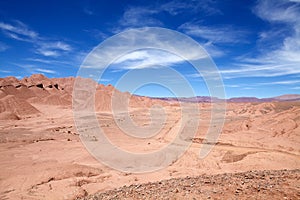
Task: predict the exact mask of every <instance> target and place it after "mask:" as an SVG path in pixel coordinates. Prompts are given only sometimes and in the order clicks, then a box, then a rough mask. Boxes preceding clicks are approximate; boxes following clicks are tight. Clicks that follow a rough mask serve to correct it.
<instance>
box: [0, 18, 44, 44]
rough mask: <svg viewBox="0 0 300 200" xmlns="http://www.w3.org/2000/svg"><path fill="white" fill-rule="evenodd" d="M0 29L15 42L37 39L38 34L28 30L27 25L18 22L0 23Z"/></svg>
mask: <svg viewBox="0 0 300 200" xmlns="http://www.w3.org/2000/svg"><path fill="white" fill-rule="evenodd" d="M0 29H2V31H3V32H4V33H5V34H6V35H8V36H9V37H12V38H13V39H16V40H21V41H30V40H33V39H36V38H37V37H38V33H36V32H34V31H32V30H30V29H29V28H28V26H27V25H25V24H24V23H23V22H21V21H18V20H14V24H7V23H4V22H0Z"/></svg>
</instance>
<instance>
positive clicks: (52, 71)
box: [34, 68, 57, 74]
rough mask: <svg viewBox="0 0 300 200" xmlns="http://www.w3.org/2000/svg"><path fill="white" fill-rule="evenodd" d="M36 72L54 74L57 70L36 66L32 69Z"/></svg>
mask: <svg viewBox="0 0 300 200" xmlns="http://www.w3.org/2000/svg"><path fill="white" fill-rule="evenodd" d="M34 70H35V71H36V72H42V73H46V74H56V73H57V72H56V71H54V70H50V69H42V68H36V69H34Z"/></svg>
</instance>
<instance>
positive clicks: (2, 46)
mask: <svg viewBox="0 0 300 200" xmlns="http://www.w3.org/2000/svg"><path fill="white" fill-rule="evenodd" d="M8 48H9V46H8V45H6V44H5V43H3V42H0V52H3V51H6V50H7V49H8Z"/></svg>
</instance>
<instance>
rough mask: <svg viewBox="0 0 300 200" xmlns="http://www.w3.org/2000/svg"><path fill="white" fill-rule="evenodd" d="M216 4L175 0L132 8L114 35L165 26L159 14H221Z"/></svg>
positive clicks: (122, 19)
mask: <svg viewBox="0 0 300 200" xmlns="http://www.w3.org/2000/svg"><path fill="white" fill-rule="evenodd" d="M215 4H216V2H215V1H212V0H208V1H207V0H201V1H180V0H173V1H169V2H166V3H159V4H158V3H156V4H155V3H154V4H152V5H151V6H131V7H128V8H126V10H125V11H124V14H123V16H122V17H121V18H120V20H119V25H120V26H121V27H117V28H115V29H114V33H116V32H118V31H121V30H124V29H127V28H136V27H146V26H163V25H164V23H163V22H162V21H161V20H159V19H158V15H159V14H169V15H171V16H176V15H180V14H181V13H183V12H189V13H194V14H195V13H200V12H201V13H202V14H203V15H214V14H221V13H222V12H221V11H220V10H219V9H217V8H216V6H215Z"/></svg>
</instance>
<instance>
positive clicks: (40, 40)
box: [0, 20, 72, 57]
mask: <svg viewBox="0 0 300 200" xmlns="http://www.w3.org/2000/svg"><path fill="white" fill-rule="evenodd" d="M0 29H1V30H2V31H3V33H4V34H5V35H6V36H8V37H10V38H12V39H15V40H19V41H23V42H29V43H32V44H33V46H34V47H35V49H36V50H35V52H36V53H37V54H40V55H43V56H54V57H55V56H60V55H61V54H62V53H63V52H69V51H71V50H72V47H71V46H70V45H69V44H67V43H65V42H62V41H57V40H53V39H49V38H45V37H41V36H40V35H39V34H38V33H37V32H35V31H33V30H31V29H30V28H29V27H28V26H27V25H26V24H24V23H23V22H21V21H18V20H14V23H13V24H8V23H4V22H0Z"/></svg>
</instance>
